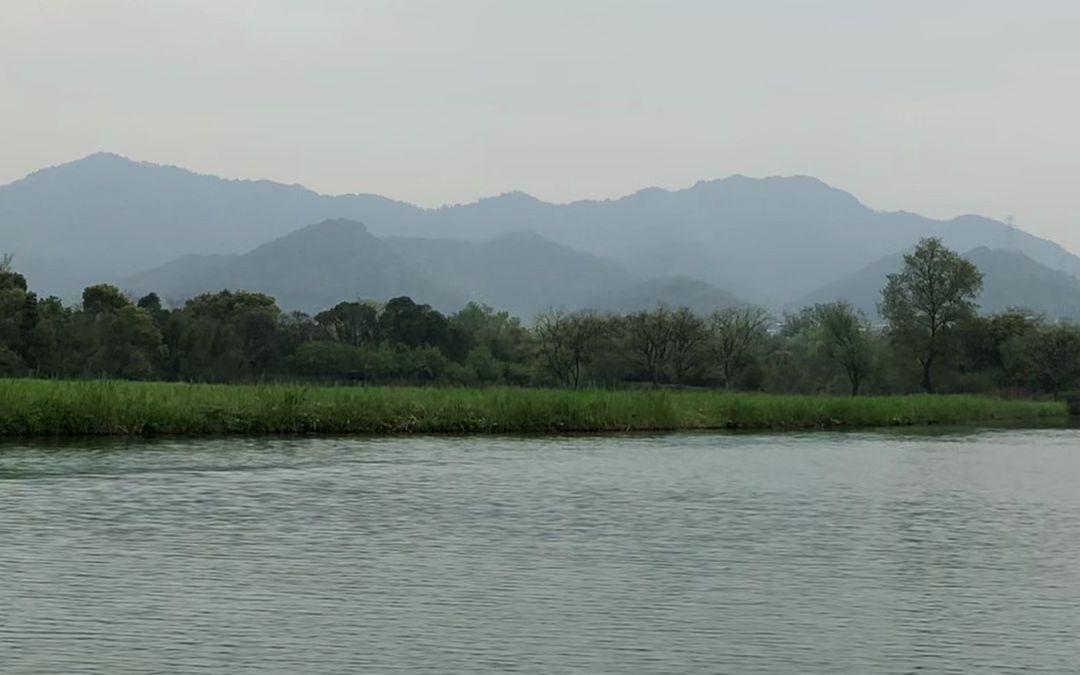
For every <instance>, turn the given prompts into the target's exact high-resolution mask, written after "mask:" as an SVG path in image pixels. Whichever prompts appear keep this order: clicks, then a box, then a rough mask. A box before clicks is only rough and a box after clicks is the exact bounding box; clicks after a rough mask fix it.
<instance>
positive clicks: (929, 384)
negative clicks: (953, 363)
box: [922, 359, 934, 394]
mask: <svg viewBox="0 0 1080 675" xmlns="http://www.w3.org/2000/svg"><path fill="white" fill-rule="evenodd" d="M933 365H934V362H933V360H932V359H930V360H927V361H924V362H923V364H922V372H923V375H922V386H923V390H924V391H925V392H926V393H927V394H933V393H934V382H933V380H932V379H931V378H930V369H931V368H932V367H933Z"/></svg>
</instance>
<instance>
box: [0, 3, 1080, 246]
mask: <svg viewBox="0 0 1080 675" xmlns="http://www.w3.org/2000/svg"><path fill="white" fill-rule="evenodd" d="M1077 35H1080V2H1076V1H1075V0H1026V1H1024V2H1020V1H1018V0H904V1H903V2H897V1H895V0H887V1H886V0H881V1H878V0H813V1H809V0H807V1H798V0H740V1H734V0H729V1H725V0H664V1H660V0H657V1H653V0H534V1H528V2H526V1H525V0H518V1H511V0H503V1H496V0H452V1H451V0H446V1H434V0H2V1H0V92H3V94H2V102H3V104H2V105H0V130H2V132H0V133H2V138H3V143H2V147H0V183H7V182H9V181H11V180H14V179H16V178H19V177H21V176H22V175H24V174H26V173H28V172H30V171H32V170H35V169H38V168H41V167H43V166H46V165H51V164H57V163H61V162H65V161H69V160H72V159H76V158H78V157H81V156H83V155H86V154H89V153H91V152H95V151H98V150H109V151H112V152H118V153H120V154H123V155H127V156H129V157H132V158H136V159H142V160H148V161H153V162H159V163H167V164H178V165H181V166H185V167H188V168H191V169H194V170H196V171H200V172H205V173H214V174H219V175H223V176H227V177H245V178H263V177H265V178H271V179H274V180H279V181H283V182H288V183H294V182H295V183H302V184H304V185H307V186H308V187H311V188H313V189H315V190H318V191H321V192H335V193H336V192H374V193H380V194H385V195H387V196H391V197H395V198H399V199H404V200H407V201H411V202H415V203H420V204H424V205H439V204H442V203H447V202H451V203H452V202H464V201H471V200H473V199H475V198H477V197H480V196H485V195H491V194H496V193H500V192H505V191H509V190H515V189H520V190H524V191H526V192H529V193H532V194H534V195H536V196H538V197H541V198H544V199H548V200H553V201H567V200H572V199H577V198H582V197H609V196H619V195H622V194H625V193H628V192H632V191H634V190H636V189H638V188H641V187H644V186H650V185H658V186H661V187H668V188H678V187H685V186H687V185H689V184H692V183H693V182H694V181H696V180H698V179H702V178H717V177H722V176H726V175H729V174H732V173H743V174H747V175H754V176H763V175H778V174H779V175H787V174H809V175H813V176H817V177H819V178H821V179H823V180H825V181H826V182H829V183H831V184H833V185H835V186H837V187H841V188H843V189H846V190H849V191H851V192H853V193H854V194H855V195H856V196H857V197H859V198H860V199H861V200H862V201H864V202H866V203H867V204H869V205H871V206H874V207H877V208H882V209H901V208H902V209H907V210H912V211H918V212H921V213H924V214H927V215H932V216H952V215H956V214H960V213H969V212H978V213H983V214H985V215H989V216H993V217H997V218H1004V217H1005V216H1006V215H1008V214H1015V215H1016V218H1017V222H1018V224H1020V225H1021V226H1022V227H1024V228H1025V229H1027V230H1029V231H1031V232H1034V233H1036V234H1040V235H1043V236H1048V237H1051V238H1053V239H1055V240H1057V241H1059V242H1061V243H1062V244H1064V245H1066V246H1068V247H1069V248H1071V249H1072V250H1073V251H1077V252H1080V219H1078V218H1077V216H1076V202H1077V199H1076V197H1075V195H1076V193H1077V182H1078V179H1080V39H1077Z"/></svg>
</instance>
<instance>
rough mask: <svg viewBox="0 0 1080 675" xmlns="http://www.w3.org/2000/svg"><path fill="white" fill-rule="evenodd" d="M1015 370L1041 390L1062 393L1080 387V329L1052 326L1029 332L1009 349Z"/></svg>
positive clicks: (1054, 324)
mask: <svg viewBox="0 0 1080 675" xmlns="http://www.w3.org/2000/svg"><path fill="white" fill-rule="evenodd" d="M1006 351H1007V354H1008V358H1010V359H1011V360H1012V361H1014V364H1013V365H1014V369H1015V370H1016V371H1018V372H1020V373H1023V377H1024V379H1026V380H1027V383H1028V385H1029V386H1031V387H1032V388H1034V389H1035V390H1037V391H1044V392H1046V393H1048V394H1052V395H1053V397H1054V398H1055V399H1057V397H1058V394H1060V393H1061V392H1063V391H1066V390H1068V389H1072V388H1073V387H1076V386H1080V328H1078V327H1077V326H1075V325H1073V324H1070V323H1061V322H1059V323H1052V324H1047V325H1042V326H1039V327H1037V328H1035V329H1033V330H1029V331H1027V332H1026V333H1024V334H1023V335H1021V336H1019V337H1017V338H1015V339H1014V340H1013V341H1012V342H1011V343H1010V344H1009V345H1008V346H1007V347H1006Z"/></svg>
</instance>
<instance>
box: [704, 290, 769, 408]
mask: <svg viewBox="0 0 1080 675" xmlns="http://www.w3.org/2000/svg"><path fill="white" fill-rule="evenodd" d="M768 323H769V314H768V312H766V311H765V310H763V309H761V308H758V307H742V308H736V307H732V308H729V309H721V310H719V311H716V312H713V314H712V316H711V317H710V321H709V328H710V332H711V336H710V337H711V346H712V352H713V357H714V358H715V360H716V363H717V365H718V366H719V369H720V378H721V380H722V381H723V384H724V388H725V389H731V388H732V387H733V386H734V384H735V379H736V377H737V376H738V375H739V374H740V373H742V371H743V370H745V369H746V367H747V366H748V365H749V364H750V361H751V357H752V355H753V352H754V349H755V348H756V347H757V345H758V344H759V343H760V342H761V341H762V340H763V339H764V337H765V328H766V327H767V326H768Z"/></svg>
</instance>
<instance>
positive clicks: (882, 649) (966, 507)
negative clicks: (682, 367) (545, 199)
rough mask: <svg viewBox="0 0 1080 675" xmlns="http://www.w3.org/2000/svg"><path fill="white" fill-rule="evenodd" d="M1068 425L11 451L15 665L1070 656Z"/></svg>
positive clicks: (1071, 433)
mask: <svg viewBox="0 0 1080 675" xmlns="http://www.w3.org/2000/svg"><path fill="white" fill-rule="evenodd" d="M1078 669H1080V432H1077V431H1075V430H1056V431H989V432H981V433H956V434H945V435H938V436H926V435H922V436H920V435H870V434H867V435H839V434H837V435H833V434H810V435H778V436H720V435H670V436H656V437H643V436H632V437H600V436H597V437H586V438H559V439H511V438H494V439H493V438H451V439H447V438H431V439H424V438H401V439H359V440H357V439H349V440H326V439H291V440H290V439H284V440H282V439H278V440H197V441H190V440H184V441H167V442H153V443H144V442H138V443H123V444H118V443H115V442H114V443H108V444H101V443H82V444H64V445H12V444H8V445H4V446H0V672H2V673H5V674H15V673H19V674H21V673H50V674H52V673H90V674H99V673H100V674H106V673H107V674H109V675H126V674H128V673H230V674H233V673H259V674H261V675H269V674H277V673H282V674H284V673H290V674H292V673H393V672H409V673H440V674H442V673H454V674H456V673H463V674H464V673H470V674H472V673H544V674H548V673H552V674H555V673H620V674H625V673H735V674H743V673H747V674H753V673H785V674H786V673H853V674H854V673H858V674H863V673H935V674H936V673H1021V672H1022V673H1076V672H1078Z"/></svg>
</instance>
